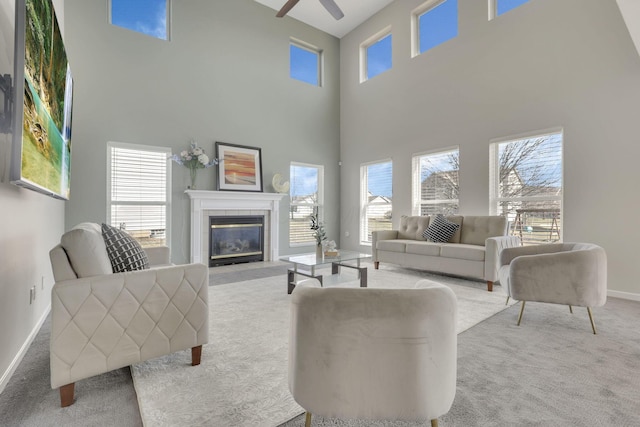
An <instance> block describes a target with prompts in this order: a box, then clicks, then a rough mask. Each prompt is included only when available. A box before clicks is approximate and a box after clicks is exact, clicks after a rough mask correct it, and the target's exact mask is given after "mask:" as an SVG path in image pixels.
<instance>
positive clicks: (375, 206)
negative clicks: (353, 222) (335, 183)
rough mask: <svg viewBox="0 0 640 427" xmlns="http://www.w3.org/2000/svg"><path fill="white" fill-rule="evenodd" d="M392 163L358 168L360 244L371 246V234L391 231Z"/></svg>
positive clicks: (378, 163) (372, 164) (371, 164)
mask: <svg viewBox="0 0 640 427" xmlns="http://www.w3.org/2000/svg"><path fill="white" fill-rule="evenodd" d="M392 181H393V163H392V162H391V160H387V161H384V162H377V163H369V164H365V165H362V166H360V243H361V244H365V245H366V244H371V232H372V231H378V230H391V212H392V208H393V205H392V200H393V192H392V188H393V185H392Z"/></svg>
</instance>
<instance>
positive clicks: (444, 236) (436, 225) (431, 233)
mask: <svg viewBox="0 0 640 427" xmlns="http://www.w3.org/2000/svg"><path fill="white" fill-rule="evenodd" d="M458 228H460V225H458V224H456V223H454V222H451V221H449V220H448V219H446V218H445V217H444V215H442V214H438V215H436V217H435V218H434V219H433V221H432V222H431V224H430V225H429V227H428V228H427V229H426V230H424V233H422V237H424V238H425V239H427V240H429V241H430V242H436V243H447V242H448V241H449V239H451V238H452V237H453V235H454V234H456V231H458Z"/></svg>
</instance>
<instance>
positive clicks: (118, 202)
mask: <svg viewBox="0 0 640 427" xmlns="http://www.w3.org/2000/svg"><path fill="white" fill-rule="evenodd" d="M170 155H171V149H169V148H164V147H152V146H145V145H134V144H125V143H117V142H109V143H108V144H107V185H108V186H109V188H108V191H107V223H108V224H110V225H112V226H114V227H116V228H120V229H122V230H125V231H126V232H127V233H129V234H130V235H131V236H132V237H134V238H135V239H136V240H137V241H138V242H139V243H140V244H141V245H142V246H143V247H152V246H165V245H166V246H168V236H169V217H170V215H169V212H170V209H171V192H170V187H171V186H170V185H169V183H170V182H171V169H170V168H169V160H168V158H169V156H170Z"/></svg>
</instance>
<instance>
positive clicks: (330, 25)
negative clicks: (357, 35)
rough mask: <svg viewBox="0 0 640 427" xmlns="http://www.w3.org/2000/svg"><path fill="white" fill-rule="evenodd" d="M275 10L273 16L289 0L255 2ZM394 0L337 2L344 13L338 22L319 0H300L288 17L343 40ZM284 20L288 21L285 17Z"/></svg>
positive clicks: (343, 0)
mask: <svg viewBox="0 0 640 427" xmlns="http://www.w3.org/2000/svg"><path fill="white" fill-rule="evenodd" d="M255 1H256V2H258V3H260V4H263V5H265V6H267V7H270V8H272V9H273V10H274V12H273V15H274V16H275V14H276V12H277V11H278V10H280V8H282V6H283V5H284V4H285V3H286V2H287V0H255ZM392 1H393V0H335V2H336V4H337V5H338V6H339V7H340V9H342V12H344V18H342V19H340V20H338V21H336V20H335V19H334V18H333V16H331V15H330V14H329V12H327V10H326V9H325V8H324V6H322V4H320V2H319V1H318V0H300V2H298V4H296V5H295V6H294V7H293V9H291V10H290V11H289V13H288V14H287V16H289V17H291V18H295V19H297V20H298V21H302V22H304V23H305V24H309V25H311V26H312V27H315V28H317V29H319V30H322V31H324V32H325V33H329V34H332V35H334V36H336V37H338V38H342V36H344V35H345V34H347V33H349V32H350V31H351V30H353V29H354V28H356V27H357V26H358V25H360V24H362V23H363V22H364V21H366V20H367V19H369V18H370V17H371V16H372V15H374V14H375V13H376V12H378V11H379V10H381V9H383V8H384V7H385V6H386V5H388V4H389V3H391V2H392ZM282 19H287V17H284V18H282Z"/></svg>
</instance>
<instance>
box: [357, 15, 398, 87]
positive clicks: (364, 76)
mask: <svg viewBox="0 0 640 427" xmlns="http://www.w3.org/2000/svg"><path fill="white" fill-rule="evenodd" d="M387 36H391V66H390V67H389V68H388V69H386V70H384V71H383V72H381V73H378V74H376V75H375V76H372V77H369V75H368V68H369V59H368V54H367V49H369V48H370V47H371V46H373V45H374V44H376V43H378V42H380V41H381V40H382V39H384V38H385V37H387ZM359 50H360V83H364V82H366V81H368V80H371V79H372V78H373V77H376V76H379V75H380V74H384V73H385V72H387V71H389V70H391V69H392V68H393V34H392V32H391V25H389V26H386V27H384V28H383V29H382V30H380V31H378V32H377V33H375V34H374V35H372V36H371V37H369V38H367V39H366V40H365V41H363V42H362V43H360V49H359Z"/></svg>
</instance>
